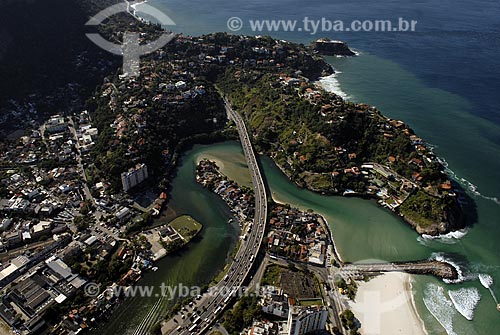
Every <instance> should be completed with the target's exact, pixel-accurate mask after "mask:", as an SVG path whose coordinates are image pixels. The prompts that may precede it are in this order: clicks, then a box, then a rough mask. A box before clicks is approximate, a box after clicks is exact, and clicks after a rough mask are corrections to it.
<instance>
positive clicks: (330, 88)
mask: <svg viewBox="0 0 500 335" xmlns="http://www.w3.org/2000/svg"><path fill="white" fill-rule="evenodd" d="M339 73H342V72H338V71H336V72H335V73H334V74H331V75H329V76H327V77H321V78H319V80H318V82H319V84H320V85H321V87H323V89H324V90H325V91H327V92H330V93H335V94H337V95H338V96H340V97H341V98H342V99H348V98H351V97H350V96H349V95H348V94H347V93H346V92H344V91H343V90H342V88H341V87H340V83H339V81H338V79H337V75H338V74H339Z"/></svg>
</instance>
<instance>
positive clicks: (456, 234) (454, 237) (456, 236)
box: [417, 229, 469, 245]
mask: <svg viewBox="0 0 500 335" xmlns="http://www.w3.org/2000/svg"><path fill="white" fill-rule="evenodd" d="M468 232H469V230H468V229H461V230H456V231H452V232H449V233H448V234H443V235H437V236H432V235H427V234H423V235H422V236H419V237H417V241H419V242H420V243H421V244H423V245H427V244H428V243H427V242H429V241H437V242H441V243H445V244H455V243H457V242H459V241H460V239H461V238H463V237H464V236H465V235H467V233H468Z"/></svg>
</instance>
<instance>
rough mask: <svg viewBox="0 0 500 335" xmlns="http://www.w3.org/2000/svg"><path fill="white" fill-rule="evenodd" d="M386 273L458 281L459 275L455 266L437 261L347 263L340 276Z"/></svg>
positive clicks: (343, 266) (341, 268)
mask: <svg viewBox="0 0 500 335" xmlns="http://www.w3.org/2000/svg"><path fill="white" fill-rule="evenodd" d="M384 272H405V273H410V274H416V275H432V276H434V277H437V278H440V279H447V280H457V279H459V274H458V271H457V269H456V267H455V266H453V265H452V264H450V263H447V262H441V261H436V260H426V261H415V262H393V263H375V264H362V263H356V264H352V263H345V264H343V265H342V266H341V267H340V272H339V274H340V275H342V276H349V277H354V278H357V277H364V276H374V275H379V274H381V273H384Z"/></svg>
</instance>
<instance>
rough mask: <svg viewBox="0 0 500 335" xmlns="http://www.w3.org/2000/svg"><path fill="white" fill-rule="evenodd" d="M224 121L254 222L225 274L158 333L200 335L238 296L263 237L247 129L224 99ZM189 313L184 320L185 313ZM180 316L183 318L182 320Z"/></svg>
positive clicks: (261, 191)
mask: <svg viewBox="0 0 500 335" xmlns="http://www.w3.org/2000/svg"><path fill="white" fill-rule="evenodd" d="M224 102H225V108H226V112H227V115H228V118H229V119H231V120H233V121H234V123H235V125H236V127H237V129H238V133H239V136H240V141H241V145H242V147H243V152H244V154H245V158H246V161H247V165H248V168H249V170H250V175H251V178H252V184H253V188H254V194H255V214H254V222H253V226H252V227H251V229H250V231H249V233H248V238H247V240H246V241H242V242H241V246H240V248H239V250H238V252H237V254H236V256H235V257H234V261H233V262H232V263H231V265H230V267H229V269H228V272H227V275H226V276H225V277H224V279H222V280H221V281H220V282H219V283H217V285H215V287H212V288H211V289H210V291H209V292H218V293H216V294H208V293H206V294H204V295H203V296H202V297H200V298H199V299H197V300H195V301H194V303H193V306H184V311H181V312H180V313H178V314H177V315H175V316H174V317H173V318H172V319H171V320H169V321H168V322H167V323H166V324H165V325H164V326H163V327H162V334H172V335H177V334H201V333H203V332H204V331H206V330H207V328H208V327H209V326H210V325H211V324H212V323H213V322H214V321H215V320H216V319H217V318H218V317H219V316H220V314H221V313H222V312H223V310H224V308H225V307H226V306H227V305H228V304H229V303H230V301H231V300H232V299H233V298H234V297H236V296H237V295H238V292H239V291H241V290H242V289H241V288H242V284H243V282H244V281H245V279H246V277H247V276H248V274H249V272H250V270H251V268H252V266H253V265H254V262H255V259H256V257H257V253H258V251H259V248H260V245H261V244H262V240H263V238H264V232H265V227H266V220H267V211H268V208H267V198H266V190H265V186H264V181H263V179H262V175H261V172H260V169H259V166H258V164H257V158H256V156H255V153H254V151H253V148H252V144H251V142H250V137H249V135H248V131H247V128H246V126H245V123H244V121H243V119H242V118H241V116H240V115H239V114H238V113H237V112H235V111H233V110H232V108H231V107H230V103H229V102H228V101H227V99H224ZM188 312H190V313H192V315H191V317H190V318H188V317H187V313H188ZM183 317H184V318H183Z"/></svg>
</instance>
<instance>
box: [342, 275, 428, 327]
mask: <svg viewBox="0 0 500 335" xmlns="http://www.w3.org/2000/svg"><path fill="white" fill-rule="evenodd" d="M411 281H412V277H411V275H409V274H406V273H385V274H383V275H381V276H378V277H376V278H373V279H371V280H370V281H368V282H360V283H359V287H358V292H357V294H356V301H355V302H349V306H350V307H351V309H352V311H353V313H354V315H355V316H356V318H358V320H359V321H360V322H361V329H360V333H361V334H405V335H428V333H427V330H426V328H425V324H424V321H423V320H422V318H421V317H420V315H419V314H418V311H417V309H416V306H415V300H414V296H413V291H412V287H413V286H412V283H411Z"/></svg>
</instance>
